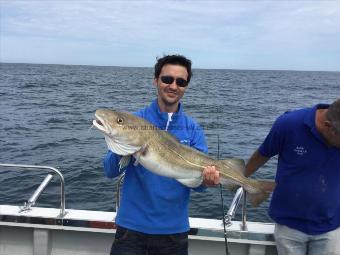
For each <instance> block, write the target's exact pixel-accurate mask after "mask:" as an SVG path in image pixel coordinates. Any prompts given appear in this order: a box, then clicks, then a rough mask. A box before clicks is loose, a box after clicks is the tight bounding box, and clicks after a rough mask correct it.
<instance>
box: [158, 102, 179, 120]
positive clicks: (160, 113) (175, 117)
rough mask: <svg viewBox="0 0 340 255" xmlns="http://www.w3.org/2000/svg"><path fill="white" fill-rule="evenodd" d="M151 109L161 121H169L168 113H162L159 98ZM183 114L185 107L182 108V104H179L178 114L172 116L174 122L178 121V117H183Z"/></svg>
mask: <svg viewBox="0 0 340 255" xmlns="http://www.w3.org/2000/svg"><path fill="white" fill-rule="evenodd" d="M151 108H152V109H153V110H154V111H155V113H156V114H157V116H158V117H159V118H160V119H164V120H167V119H168V113H167V112H162V111H161V109H160V108H159V105H158V101H157V98H156V99H155V100H153V101H152V103H151ZM182 113H183V106H182V103H179V104H178V110H177V112H174V113H173V115H172V121H173V120H176V119H177V118H178V116H179V115H181V114H182Z"/></svg>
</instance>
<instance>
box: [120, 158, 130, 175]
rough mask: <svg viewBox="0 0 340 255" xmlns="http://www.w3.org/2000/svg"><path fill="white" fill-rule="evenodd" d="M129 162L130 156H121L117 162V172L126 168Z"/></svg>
mask: <svg viewBox="0 0 340 255" xmlns="http://www.w3.org/2000/svg"><path fill="white" fill-rule="evenodd" d="M130 161H131V155H126V156H123V157H122V158H121V159H120V160H119V172H120V171H121V170H122V169H123V168H124V167H126V166H127V165H128V164H129V163H130Z"/></svg>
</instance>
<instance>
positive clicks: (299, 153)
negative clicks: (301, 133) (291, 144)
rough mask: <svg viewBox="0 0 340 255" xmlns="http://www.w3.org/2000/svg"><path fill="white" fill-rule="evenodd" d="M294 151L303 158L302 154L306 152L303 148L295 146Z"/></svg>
mask: <svg viewBox="0 0 340 255" xmlns="http://www.w3.org/2000/svg"><path fill="white" fill-rule="evenodd" d="M294 151H295V152H296V155H299V156H303V155H304V154H306V153H307V150H306V149H305V148H304V147H303V146H296V148H295V149H294Z"/></svg>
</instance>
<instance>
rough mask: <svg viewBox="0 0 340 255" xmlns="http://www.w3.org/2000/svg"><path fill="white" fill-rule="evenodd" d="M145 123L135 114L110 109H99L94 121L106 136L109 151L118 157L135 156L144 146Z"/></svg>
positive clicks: (95, 125)
mask: <svg viewBox="0 0 340 255" xmlns="http://www.w3.org/2000/svg"><path fill="white" fill-rule="evenodd" d="M145 123H146V121H144V120H143V119H141V118H138V117H137V116H135V115H133V114H130V113H127V112H119V111H112V110H109V109H98V110H97V111H96V113H95V119H94V120H93V126H94V127H95V128H97V129H98V130H99V131H100V132H102V133H103V134H104V136H105V140H106V143H107V145H108V147H109V149H110V150H112V151H113V152H115V153H117V154H118V155H130V154H133V153H135V152H137V151H138V150H139V149H140V148H141V147H142V146H143V143H145V140H147V139H146V136H145V132H141V131H142V130H143V128H142V127H143V126H145V125H146V124H145ZM149 125H151V124H149Z"/></svg>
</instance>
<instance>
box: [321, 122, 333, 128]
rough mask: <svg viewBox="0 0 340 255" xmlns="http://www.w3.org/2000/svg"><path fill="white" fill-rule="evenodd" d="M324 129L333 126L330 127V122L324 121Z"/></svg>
mask: <svg viewBox="0 0 340 255" xmlns="http://www.w3.org/2000/svg"><path fill="white" fill-rule="evenodd" d="M323 124H324V125H325V127H326V128H331V127H332V126H333V125H332V122H330V121H329V120H325V121H324V123H323Z"/></svg>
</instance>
